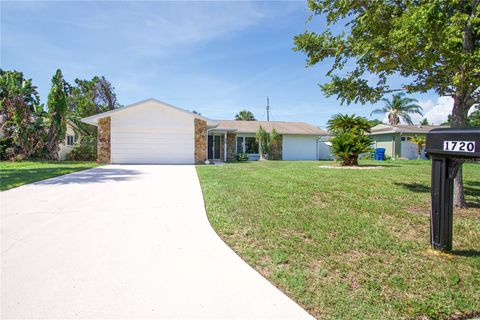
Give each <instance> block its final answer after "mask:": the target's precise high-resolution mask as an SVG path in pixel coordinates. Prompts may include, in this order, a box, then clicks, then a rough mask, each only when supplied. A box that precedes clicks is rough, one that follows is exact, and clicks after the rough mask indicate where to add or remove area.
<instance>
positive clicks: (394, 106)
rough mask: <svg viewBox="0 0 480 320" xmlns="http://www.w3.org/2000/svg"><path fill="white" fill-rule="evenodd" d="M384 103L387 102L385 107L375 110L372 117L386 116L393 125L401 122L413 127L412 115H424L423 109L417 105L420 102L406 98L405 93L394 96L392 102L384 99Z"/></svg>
mask: <svg viewBox="0 0 480 320" xmlns="http://www.w3.org/2000/svg"><path fill="white" fill-rule="evenodd" d="M382 101H383V102H385V106H383V107H382V108H379V109H375V110H373V111H372V113H370V115H372V114H386V115H387V117H388V122H389V123H390V124H391V125H397V124H400V121H403V122H406V123H407V124H410V125H412V124H413V121H412V118H411V117H410V115H412V114H419V115H423V114H422V107H420V106H419V105H418V104H416V102H418V101H417V100H416V99H412V98H408V97H405V94H404V93H397V94H394V95H393V98H392V100H390V99H387V98H383V99H382Z"/></svg>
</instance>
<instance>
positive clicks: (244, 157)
mask: <svg viewBox="0 0 480 320" xmlns="http://www.w3.org/2000/svg"><path fill="white" fill-rule="evenodd" d="M235 159H236V160H237V161H248V154H246V153H237V154H236V155H235Z"/></svg>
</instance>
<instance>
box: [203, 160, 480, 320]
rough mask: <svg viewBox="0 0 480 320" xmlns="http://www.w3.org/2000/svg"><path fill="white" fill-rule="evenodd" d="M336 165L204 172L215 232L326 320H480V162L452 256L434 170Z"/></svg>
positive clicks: (457, 220) (412, 165)
mask: <svg viewBox="0 0 480 320" xmlns="http://www.w3.org/2000/svg"><path fill="white" fill-rule="evenodd" d="M325 164H331V163H329V162H286V161H285V162H274V161H270V162H267V161H258V162H252V163H232V164H226V165H223V166H198V167H197V172H198V175H199V178H200V181H201V184H202V189H203V193H204V197H205V201H206V208H207V212H208V217H209V219H210V222H211V224H212V226H213V228H214V229H215V230H216V231H217V233H218V234H219V235H220V237H221V238H222V239H223V240H224V241H225V242H226V243H227V244H228V245H229V246H230V247H231V248H232V249H233V250H235V251H236V252H237V253H238V254H239V255H240V256H241V257H242V258H243V259H244V260H245V261H247V262H248V263H249V264H250V265H251V266H253V267H254V268H255V269H256V270H257V271H259V272H260V273H261V274H262V275H264V276H265V277H266V278H268V279H269V280H270V281H271V282H272V283H274V284H275V285H276V286H277V287H278V288H280V289H281V290H282V291H284V292H285V293H286V294H287V295H289V296H290V297H291V298H292V299H294V300H295V301H297V302H298V303H299V304H300V305H302V306H303V307H304V308H305V309H306V310H308V311H309V312H310V313H311V314H312V315H313V316H315V317H317V318H324V319H340V318H341V319H389V318H396V319H399V318H421V317H426V318H431V319H442V318H449V317H454V316H458V317H459V318H465V317H468V316H473V315H477V316H478V315H480V165H479V164H466V165H465V166H464V180H465V189H466V196H467V201H468V203H469V204H470V205H471V206H472V208H471V209H466V210H457V211H455V216H454V243H453V248H454V250H455V251H453V252H452V253H451V254H436V253H435V252H433V251H431V250H430V246H429V201H430V200H429V196H430V194H429V188H430V162H428V161H386V162H384V163H382V165H383V166H384V168H382V169H378V170H341V169H324V168H319V165H325ZM362 164H378V163H374V162H366V161H364V162H362Z"/></svg>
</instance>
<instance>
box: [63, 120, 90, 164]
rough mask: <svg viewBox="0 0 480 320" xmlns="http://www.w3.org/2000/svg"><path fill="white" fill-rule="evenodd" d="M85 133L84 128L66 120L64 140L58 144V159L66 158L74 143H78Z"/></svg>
mask: <svg viewBox="0 0 480 320" xmlns="http://www.w3.org/2000/svg"><path fill="white" fill-rule="evenodd" d="M85 135H87V132H86V131H85V130H83V129H81V128H80V127H78V126H77V125H76V124H74V123H73V122H71V121H69V120H67V134H66V135H65V140H64V141H63V142H61V143H60V145H59V147H60V149H59V151H58V160H66V159H67V155H68V154H69V153H70V152H71V151H72V150H73V146H74V144H75V143H80V141H81V140H82V137H83V136H85Z"/></svg>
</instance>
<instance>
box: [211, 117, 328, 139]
mask: <svg viewBox="0 0 480 320" xmlns="http://www.w3.org/2000/svg"><path fill="white" fill-rule="evenodd" d="M217 121H218V126H217V127H216V128H215V130H218V131H221V130H224V131H225V130H232V129H233V130H235V129H236V130H237V132H239V133H256V132H257V130H258V128H259V127H260V126H262V128H263V129H265V131H267V132H270V131H271V130H272V129H273V128H275V130H276V131H277V132H278V133H279V134H306V135H316V136H324V135H328V133H327V132H326V131H324V130H322V129H320V128H317V127H315V126H312V125H310V124H308V123H305V122H286V121H238V120H217Z"/></svg>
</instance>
